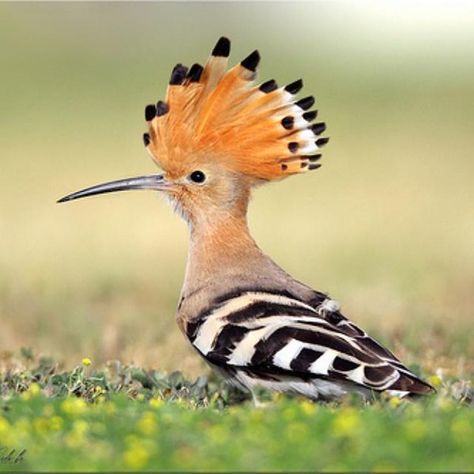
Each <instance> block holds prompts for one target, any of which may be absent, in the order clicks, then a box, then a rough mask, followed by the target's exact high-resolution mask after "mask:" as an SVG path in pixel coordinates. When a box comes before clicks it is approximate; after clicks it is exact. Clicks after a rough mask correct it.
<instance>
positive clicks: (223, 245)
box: [182, 196, 273, 296]
mask: <svg viewBox="0 0 474 474" xmlns="http://www.w3.org/2000/svg"><path fill="white" fill-rule="evenodd" d="M247 204H248V196H243V197H242V200H241V201H240V202H239V201H237V202H236V203H235V205H234V206H233V207H231V208H228V209H219V210H216V211H214V212H213V211H211V212H208V213H207V214H206V217H205V218H204V217H203V218H201V219H195V220H193V221H192V222H191V223H190V226H189V227H190V244H189V252H188V261H187V266H186V275H185V281H184V286H183V290H182V295H184V296H186V295H190V294H192V293H195V292H196V291H199V290H200V289H202V288H205V287H209V286H213V287H215V286H216V285H219V286H220V285H221V284H224V282H226V281H227V282H230V281H232V282H236V281H238V280H239V279H243V278H245V276H246V275H252V274H253V273H255V272H257V270H258V269H260V270H262V269H263V268H268V267H269V266H271V264H273V262H271V260H270V259H269V258H268V257H267V256H266V255H265V254H264V253H263V252H262V251H261V250H260V248H259V247H258V246H257V244H256V243H255V240H254V239H253V238H252V236H251V235H250V232H249V228H248V225H247Z"/></svg>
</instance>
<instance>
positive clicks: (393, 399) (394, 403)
mask: <svg viewBox="0 0 474 474" xmlns="http://www.w3.org/2000/svg"><path fill="white" fill-rule="evenodd" d="M388 403H389V405H390V406H391V407H392V408H397V407H399V406H400V405H401V404H402V400H401V398H400V397H390V399H389V401H388Z"/></svg>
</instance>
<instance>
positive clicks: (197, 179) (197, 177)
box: [189, 170, 206, 184]
mask: <svg viewBox="0 0 474 474" xmlns="http://www.w3.org/2000/svg"><path fill="white" fill-rule="evenodd" d="M189 179H190V180H191V181H192V182H193V183H198V184H202V183H204V181H206V175H205V174H204V173H203V172H202V171H199V170H198V171H193V172H192V173H191V174H190V175H189Z"/></svg>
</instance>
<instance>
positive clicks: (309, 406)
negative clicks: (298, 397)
mask: <svg viewBox="0 0 474 474" xmlns="http://www.w3.org/2000/svg"><path fill="white" fill-rule="evenodd" d="M300 406H301V409H302V410H303V412H304V413H305V414H306V415H314V413H316V404H315V403H313V402H310V401H309V400H303V401H302V402H301V404H300Z"/></svg>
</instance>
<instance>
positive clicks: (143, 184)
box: [57, 174, 171, 202]
mask: <svg viewBox="0 0 474 474" xmlns="http://www.w3.org/2000/svg"><path fill="white" fill-rule="evenodd" d="M170 186H171V184H170V183H169V181H167V180H166V179H165V177H164V176H163V175H162V174H155V175H151V176H138V177H137V178H126V179H119V180H117V181H110V182H109V183H104V184H98V185H97V186H92V187H90V188H86V189H82V190H81V191H77V192H75V193H72V194H68V195H67V196H64V197H62V198H61V199H59V200H58V201H57V202H66V201H72V200H73V199H79V198H83V197H88V196H95V195H96V194H104V193H113V192H115V191H129V190H131V189H153V190H155V191H165V190H167V189H169V188H170Z"/></svg>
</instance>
